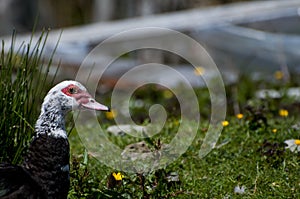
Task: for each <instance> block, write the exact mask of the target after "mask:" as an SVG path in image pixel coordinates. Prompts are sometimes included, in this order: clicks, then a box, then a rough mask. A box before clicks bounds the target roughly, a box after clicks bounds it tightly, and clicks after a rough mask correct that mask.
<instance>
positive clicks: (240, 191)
mask: <svg viewBox="0 0 300 199" xmlns="http://www.w3.org/2000/svg"><path fill="white" fill-rule="evenodd" d="M245 190H246V187H245V186H241V187H240V186H239V185H238V186H236V187H234V193H238V194H244V193H245Z"/></svg>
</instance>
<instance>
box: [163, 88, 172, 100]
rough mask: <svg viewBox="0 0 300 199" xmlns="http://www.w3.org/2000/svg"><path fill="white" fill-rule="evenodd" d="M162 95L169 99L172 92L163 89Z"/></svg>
mask: <svg viewBox="0 0 300 199" xmlns="http://www.w3.org/2000/svg"><path fill="white" fill-rule="evenodd" d="M163 96H164V98H166V99H170V98H172V97H173V93H172V92H171V91H170V90H164V92H163Z"/></svg>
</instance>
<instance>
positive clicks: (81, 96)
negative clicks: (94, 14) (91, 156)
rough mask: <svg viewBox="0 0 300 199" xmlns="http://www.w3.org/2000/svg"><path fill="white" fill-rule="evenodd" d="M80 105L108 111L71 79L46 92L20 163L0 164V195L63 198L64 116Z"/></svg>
mask: <svg viewBox="0 0 300 199" xmlns="http://www.w3.org/2000/svg"><path fill="white" fill-rule="evenodd" d="M80 108H86V109H93V110H102V111H108V110H109V109H108V108H107V107H106V106H104V105H101V104H99V103H98V102H96V101H95V100H94V99H93V98H92V97H91V96H90V94H88V93H87V91H86V89H85V88H84V87H83V86H82V85H81V84H80V83H78V82H75V81H64V82H61V83H60V84H58V85H56V86H55V87H54V88H52V89H51V90H50V91H49V93H48V94H47V96H46V97H45V99H44V102H43V104H42V108H41V114H40V116H39V118H38V120H37V122H36V125H35V136H34V137H33V139H32V142H31V144H30V146H29V148H28V152H27V154H26V156H25V157H24V162H23V163H22V164H21V165H20V166H18V165H10V164H0V198H5V199H8V198H10V199H14V198H32V199H39V198H46V199H60V198H61V199H65V198H67V195H68V191H69V186H70V178H69V171H70V165H69V157H70V147H69V142H68V137H67V133H66V130H65V115H66V114H67V113H68V112H69V111H70V110H72V109H80Z"/></svg>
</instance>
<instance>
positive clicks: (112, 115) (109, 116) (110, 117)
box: [105, 110, 117, 120]
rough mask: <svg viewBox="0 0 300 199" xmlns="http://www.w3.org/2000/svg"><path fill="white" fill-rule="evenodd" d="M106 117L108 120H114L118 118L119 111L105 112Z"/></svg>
mask: <svg viewBox="0 0 300 199" xmlns="http://www.w3.org/2000/svg"><path fill="white" fill-rule="evenodd" d="M105 116H106V118H107V119H109V120H112V119H114V118H115V117H116V116H117V111H116V110H111V111H109V112H105Z"/></svg>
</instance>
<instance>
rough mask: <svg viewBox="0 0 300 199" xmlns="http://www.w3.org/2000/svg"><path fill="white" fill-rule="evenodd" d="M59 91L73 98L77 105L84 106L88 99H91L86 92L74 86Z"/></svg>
mask: <svg viewBox="0 0 300 199" xmlns="http://www.w3.org/2000/svg"><path fill="white" fill-rule="evenodd" d="M61 91H62V92H63V93H64V94H66V95H68V96H71V97H74V98H75V99H76V101H77V102H78V103H79V104H86V103H88V102H89V101H90V98H92V96H91V95H90V94H89V93H88V92H86V91H83V90H81V89H80V88H79V87H78V86H76V85H74V84H70V85H69V86H67V87H65V88H63V89H62V90H61Z"/></svg>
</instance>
